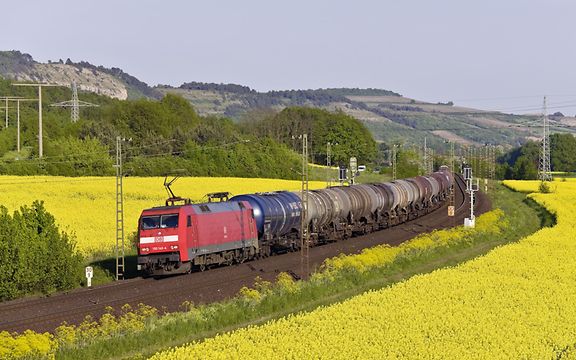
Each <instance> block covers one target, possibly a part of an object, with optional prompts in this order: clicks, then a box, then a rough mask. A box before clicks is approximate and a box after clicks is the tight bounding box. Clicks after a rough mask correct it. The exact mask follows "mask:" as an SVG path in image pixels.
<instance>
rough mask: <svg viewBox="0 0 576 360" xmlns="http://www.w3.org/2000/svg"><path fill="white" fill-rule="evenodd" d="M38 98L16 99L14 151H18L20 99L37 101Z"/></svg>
mask: <svg viewBox="0 0 576 360" xmlns="http://www.w3.org/2000/svg"><path fill="white" fill-rule="evenodd" d="M37 100H38V99H20V98H18V99H16V114H17V115H16V151H18V152H20V101H37Z"/></svg>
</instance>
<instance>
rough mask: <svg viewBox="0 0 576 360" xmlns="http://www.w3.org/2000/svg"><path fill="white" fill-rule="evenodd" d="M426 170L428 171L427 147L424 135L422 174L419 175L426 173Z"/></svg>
mask: <svg viewBox="0 0 576 360" xmlns="http://www.w3.org/2000/svg"><path fill="white" fill-rule="evenodd" d="M427 171H428V147H427V146H426V137H424V158H423V164H422V174H420V175H426V172H427Z"/></svg>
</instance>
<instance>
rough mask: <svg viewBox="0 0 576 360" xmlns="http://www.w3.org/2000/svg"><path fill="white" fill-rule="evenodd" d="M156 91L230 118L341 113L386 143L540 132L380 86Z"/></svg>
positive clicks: (520, 138) (510, 118)
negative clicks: (289, 110) (297, 109)
mask: <svg viewBox="0 0 576 360" xmlns="http://www.w3.org/2000/svg"><path fill="white" fill-rule="evenodd" d="M157 89H158V90H159V91H160V92H162V93H175V94H178V95H180V96H182V97H184V98H185V99H187V100H188V101H190V102H191V103H192V104H193V105H194V107H195V108H196V109H197V111H198V112H199V113H200V114H203V115H216V116H227V117H231V118H233V119H236V120H240V119H242V117H244V116H249V114H250V112H251V111H254V110H256V109H263V108H268V109H274V110H278V111H279V110H282V109H283V108H285V107H288V106H310V107H318V108H323V109H327V110H330V111H342V112H344V113H347V114H349V115H352V116H354V117H356V118H357V119H359V120H361V121H362V122H363V123H364V124H365V125H366V126H367V127H368V128H369V129H370V131H371V132H372V133H373V135H374V137H375V139H376V140H377V141H381V142H385V143H388V144H390V143H404V144H408V145H410V144H412V145H421V144H423V142H424V138H427V141H428V144H429V145H430V146H433V147H436V148H441V147H445V146H446V145H445V143H446V141H448V140H450V141H455V142H458V143H461V144H465V145H475V146H478V145H482V144H485V143H490V144H497V145H504V146H506V147H513V146H517V145H519V144H521V143H524V142H525V141H526V140H527V139H534V138H537V137H538V136H540V130H539V129H538V128H537V127H536V128H535V127H527V126H523V125H522V124H525V123H527V122H531V121H533V120H534V117H531V116H519V115H510V114H504V113H497V112H487V111H482V110H476V109H469V108H463V107H458V106H453V104H452V103H450V102H448V103H445V104H431V103H426V102H422V101H417V100H414V99H410V98H406V97H403V96H402V95H400V94H398V93H395V92H393V91H389V90H381V89H355V88H352V89H351V88H339V89H317V90H289V91H269V92H257V91H255V90H253V89H251V88H249V87H247V86H242V85H236V84H211V83H199V82H190V83H184V84H182V85H181V86H180V87H177V88H176V87H170V86H161V87H157ZM247 114H248V115H247ZM556 131H561V132H565V131H566V129H562V128H557V129H556Z"/></svg>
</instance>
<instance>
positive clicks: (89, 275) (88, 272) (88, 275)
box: [86, 266, 94, 287]
mask: <svg viewBox="0 0 576 360" xmlns="http://www.w3.org/2000/svg"><path fill="white" fill-rule="evenodd" d="M93 275H94V270H93V269H92V266H86V280H87V281H88V287H92V276H93Z"/></svg>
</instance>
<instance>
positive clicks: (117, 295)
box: [0, 177, 490, 332]
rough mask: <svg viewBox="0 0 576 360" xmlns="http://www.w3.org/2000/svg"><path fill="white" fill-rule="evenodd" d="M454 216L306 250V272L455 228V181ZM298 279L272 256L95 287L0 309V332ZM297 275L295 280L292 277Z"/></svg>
mask: <svg viewBox="0 0 576 360" xmlns="http://www.w3.org/2000/svg"><path fill="white" fill-rule="evenodd" d="M456 185H457V186H456V187H455V190H456V191H455V207H456V209H455V216H454V217H453V218H449V217H448V216H447V205H446V204H445V205H444V206H442V207H440V208H439V209H437V210H435V211H433V212H431V213H429V214H427V215H425V216H423V217H421V218H418V219H415V220H412V221H409V222H407V223H404V224H401V225H398V226H395V227H392V228H389V229H386V230H382V231H379V232H375V233H371V234H367V235H364V236H359V237H355V238H352V239H348V240H345V241H340V242H335V243H330V244H326V245H323V246H318V247H314V248H311V249H310V255H309V261H310V266H311V269H314V268H315V267H317V266H319V265H320V264H321V263H322V261H324V259H326V258H329V257H333V256H336V255H338V254H340V253H357V252H359V251H361V250H362V249H364V248H367V247H372V246H375V245H378V244H384V243H385V244H389V245H391V246H395V245H398V244H400V243H402V242H404V241H406V240H409V239H411V238H412V237H414V236H416V235H417V234H419V233H422V232H427V231H431V230H433V229H437V228H443V227H450V226H454V225H456V224H461V223H462V222H463V219H464V217H466V215H467V214H468V207H467V206H466V205H467V204H468V202H467V201H466V200H467V196H466V194H465V190H464V189H465V185H464V181H463V180H462V179H461V178H460V177H456ZM489 209H490V202H489V200H488V199H487V197H486V196H485V195H484V194H482V193H478V197H477V202H476V213H477V214H480V213H482V212H485V211H487V210H489ZM283 271H286V272H291V273H296V274H298V273H299V271H300V256H299V254H298V253H288V254H284V255H278V256H272V257H269V258H265V259H261V260H257V261H252V262H248V263H244V264H240V265H235V266H227V267H220V268H216V269H212V270H210V271H207V272H202V273H192V274H188V275H183V276H174V277H169V278H164V279H160V280H157V279H153V278H147V279H143V278H135V279H130V280H125V281H122V282H117V283H111V284H106V285H102V286H97V287H94V288H92V289H75V290H73V291H69V292H66V293H59V294H55V295H52V296H48V297H37V298H26V299H19V300H14V301H9V302H5V303H0V330H8V331H19V332H21V331H24V330H26V329H31V330H35V331H41V332H44V331H49V332H51V331H53V330H54V329H55V328H56V327H57V326H58V325H60V324H61V323H62V322H63V321H66V322H67V323H69V324H78V323H80V322H81V321H82V320H83V319H84V318H85V317H86V316H87V315H91V316H93V317H95V318H97V317H99V316H100V315H101V314H103V313H104V312H105V308H106V307H108V306H111V307H113V308H115V309H119V308H120V307H121V306H122V305H124V304H130V305H132V306H136V305H137V304H139V303H144V304H147V305H151V306H154V307H156V308H158V309H160V310H161V311H162V310H163V311H178V310H181V308H180V305H181V304H182V303H183V302H184V301H192V302H194V303H196V304H197V303H207V302H212V301H218V300H222V299H225V298H228V297H232V296H234V295H235V294H237V293H238V291H239V290H240V288H241V287H242V286H251V285H253V284H254V281H255V279H256V277H260V278H262V279H264V280H268V281H271V280H274V279H275V277H276V275H277V274H278V273H279V272H283ZM298 275H300V274H298Z"/></svg>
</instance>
